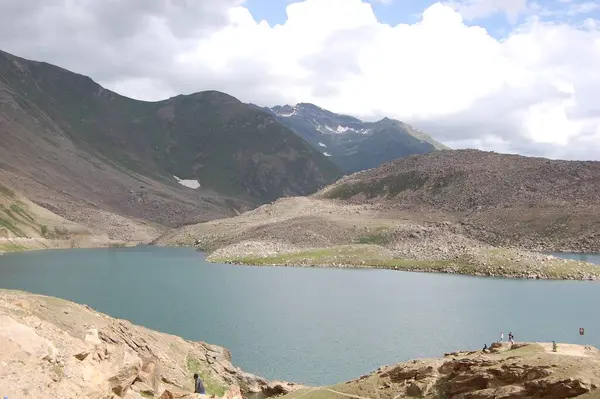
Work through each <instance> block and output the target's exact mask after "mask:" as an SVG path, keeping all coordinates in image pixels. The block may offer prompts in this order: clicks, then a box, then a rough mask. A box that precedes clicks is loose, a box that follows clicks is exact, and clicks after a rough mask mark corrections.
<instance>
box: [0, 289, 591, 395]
mask: <svg viewBox="0 0 600 399" xmlns="http://www.w3.org/2000/svg"><path fill="white" fill-rule="evenodd" d="M194 373H198V374H200V376H201V378H202V379H203V382H204V385H205V387H206V390H207V395H205V396H203V395H199V394H193V393H192V391H193V386H192V381H193V380H192V375H193V374H194ZM599 386H600V351H598V349H596V348H594V347H591V346H581V345H571V344H562V343H559V344H558V347H557V350H556V351H554V350H553V347H552V344H550V343H515V344H512V345H511V344H509V343H492V344H491V345H490V347H489V349H488V350H478V351H468V352H465V351H457V352H451V353H446V354H445V355H444V356H443V357H441V358H437V359H417V360H412V361H409V362H405V363H400V364H396V365H390V366H383V367H380V368H379V369H378V370H377V371H375V372H373V373H371V374H369V375H364V376H361V377H359V378H357V379H354V380H352V381H348V382H346V383H341V384H338V385H333V386H327V387H305V386H301V385H297V384H293V383H287V382H283V381H266V380H265V379H263V378H260V377H257V376H255V375H253V374H249V373H246V372H244V371H242V370H240V369H239V368H237V367H235V366H234V365H233V364H232V363H231V354H230V353H229V351H227V349H225V348H222V347H219V346H215V345H210V344H207V343H205V342H191V341H186V340H184V339H182V338H180V337H176V336H173V335H168V334H164V333H159V332H156V331H152V330H149V329H146V328H144V327H140V326H136V325H133V324H131V323H130V322H128V321H125V320H118V319H114V318H111V317H109V316H107V315H105V314H102V313H99V312H96V311H94V310H93V309H91V308H90V307H89V306H86V305H79V304H75V303H72V302H69V301H65V300H62V299H57V298H53V297H46V296H41V295H33V294H29V293H24V292H18V291H7V290H0V396H8V397H9V398H11V399H12V398H18V399H21V398H32V399H33V398H35V399H50V398H52V399H55V398H64V399H71V398H73V399H74V398H89V399H118V398H127V399H142V398H143V399H148V398H160V399H174V398H179V399H193V398H196V399H197V398H201V397H212V398H223V399H243V398H245V397H249V396H253V397H256V396H255V395H257V394H258V395H260V396H259V397H263V398H264V397H272V396H282V397H283V398H284V399H296V398H300V397H302V398H303V399H327V398H335V399H344V398H348V397H349V398H354V399H394V398H395V399H400V398H409V397H421V398H431V399H434V398H448V399H517V398H553V399H561V398H570V397H581V398H586V399H589V398H594V397H598V393H600V392H599V391H598V387H599Z"/></svg>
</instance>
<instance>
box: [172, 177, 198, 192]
mask: <svg viewBox="0 0 600 399" xmlns="http://www.w3.org/2000/svg"><path fill="white" fill-rule="evenodd" d="M173 177H174V178H175V180H177V183H179V184H181V185H182V186H185V187H188V188H191V189H194V190H195V189H197V188H200V182H199V181H198V180H186V179H180V178H179V177H177V176H173Z"/></svg>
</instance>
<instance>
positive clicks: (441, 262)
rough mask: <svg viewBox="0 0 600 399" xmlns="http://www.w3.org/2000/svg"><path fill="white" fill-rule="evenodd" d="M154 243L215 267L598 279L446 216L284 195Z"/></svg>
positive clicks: (591, 269)
mask: <svg viewBox="0 0 600 399" xmlns="http://www.w3.org/2000/svg"><path fill="white" fill-rule="evenodd" d="M156 243H157V244H159V245H175V246H195V247H196V248H198V249H200V250H202V251H205V252H207V253H208V260H209V261H212V262H216V263H232V264H245V265H257V266H261V265H273V266H276V265H284V266H286V265H289V266H326V267H372V268H385V269H393V270H404V271H419V272H440V273H455V274H466V275H473V276H491V277H510V278H531V279H568V280H597V279H600V267H598V266H596V265H593V264H591V263H587V262H580V261H574V260H566V259H560V258H557V257H554V256H551V255H545V254H542V253H539V252H533V251H530V250H527V249H525V248H520V247H515V246H512V247H498V246H494V245H491V244H489V243H487V242H485V241H481V240H478V239H476V238H475V237H474V236H473V235H472V234H471V233H470V230H469V228H468V226H465V225H464V224H463V223H461V222H460V220H459V217H458V216H453V215H452V214H445V213H436V212H435V211H431V212H415V211H414V210H411V211H400V210H390V209H389V208H386V207H383V206H381V205H377V204H367V205H352V204H347V203H343V202H340V201H335V200H322V199H316V198H306V197H304V198H301V197H298V198H285V199H281V200H278V201H276V202H274V203H272V204H269V205H264V206H262V207H260V208H257V209H255V210H253V211H250V212H246V213H244V214H242V215H239V216H236V217H234V218H230V219H222V220H216V221H211V222H206V223H202V224H197V225H190V226H186V227H183V228H181V229H177V230H173V231H171V232H169V233H167V234H165V235H163V236H161V237H160V238H159V239H158V240H157V241H156ZM561 249H565V248H561ZM567 249H568V248H567Z"/></svg>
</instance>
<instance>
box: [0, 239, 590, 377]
mask: <svg viewBox="0 0 600 399" xmlns="http://www.w3.org/2000/svg"><path fill="white" fill-rule="evenodd" d="M0 287H2V288H12V289H21V290H26V291H30V292H35V293H41V294H48V295H53V296H58V297H62V298H66V299H69V300H73V301H75V302H79V303H85V304H88V305H90V306H92V307H94V308H95V309H97V310H99V311H102V312H105V313H108V314H110V315H112V316H115V317H120V318H125V319H129V320H131V321H132V322H134V323H137V324H142V325H145V326H147V327H150V328H153V329H156V330H161V331H165V332H168V333H173V334H177V335H180V336H183V337H184V338H186V339H191V340H203V341H206V342H210V343H214V344H219V345H223V346H225V347H227V348H229V349H230V350H231V352H232V354H233V360H234V363H236V364H237V365H239V366H240V367H242V368H243V369H244V370H246V371H249V372H253V373H256V374H259V375H263V376H265V377H267V378H279V379H284V380H291V381H298V382H302V383H307V384H314V385H321V384H331V383H335V382H340V381H344V380H348V379H351V378H354V377H357V376H359V375H361V374H364V373H367V372H370V371H373V370H374V369H376V368H377V367H379V366H381V365H383V364H390V363H396V362H400V361H404V360H408V359H410V358H415V357H430V356H436V357H437V356H440V355H442V354H443V353H444V352H449V351H453V350H457V349H479V348H481V347H483V344H484V343H487V344H488V345H489V344H490V343H491V342H492V341H494V340H496V339H497V338H498V336H499V334H500V332H501V331H503V332H504V335H505V336H507V335H508V332H509V331H512V332H513V333H514V334H515V337H516V339H517V340H524V341H525V340H527V341H536V340H538V341H552V340H557V341H559V342H560V341H568V342H573V343H586V344H592V345H595V346H598V347H600V318H599V317H598V316H597V315H598V310H597V306H598V304H599V303H600V284H599V283H594V282H582V281H533V280H511V279H495V278H478V277H467V276H455V275H444V274H427V273H405V272H394V271H387V270H352V269H349V270H347V269H320V268H292V267H245V266H230V265H215V264H209V263H207V262H205V261H204V258H203V255H202V254H201V253H198V252H195V251H193V250H190V249H177V248H154V247H138V248H129V249H86V250H57V251H43V252H29V253H22V254H8V255H4V256H0ZM579 327H584V328H585V329H586V335H585V336H584V337H580V336H579V334H578V328H579Z"/></svg>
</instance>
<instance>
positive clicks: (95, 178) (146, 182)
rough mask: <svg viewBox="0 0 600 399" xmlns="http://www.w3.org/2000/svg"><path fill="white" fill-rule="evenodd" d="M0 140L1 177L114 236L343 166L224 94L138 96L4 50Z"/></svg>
mask: <svg viewBox="0 0 600 399" xmlns="http://www.w3.org/2000/svg"><path fill="white" fill-rule="evenodd" d="M0 139H1V140H0V143H1V144H0V182H2V183H4V185H5V186H7V187H9V188H10V189H12V190H15V191H17V192H19V193H21V194H23V195H24V196H25V197H27V198H30V199H31V200H32V201H34V202H35V203H37V204H39V205H42V206H44V207H45V208H47V209H49V210H51V211H53V212H55V213H57V214H58V215H61V216H64V217H66V218H67V219H69V220H72V221H75V222H80V223H83V224H84V225H86V226H93V227H99V226H101V227H102V226H103V230H104V231H105V230H107V229H108V230H111V231H112V232H113V234H116V233H117V232H118V231H119V230H121V231H123V230H124V229H125V227H124V225H128V226H130V227H131V226H132V225H131V223H130V222H132V223H133V224H134V225H135V226H137V227H139V226H142V225H144V226H149V225H148V224H150V225H152V226H151V227H152V228H154V227H156V226H159V227H160V226H177V225H182V224H186V223H193V222H199V221H204V220H209V219H213V218H216V217H225V216H231V215H234V214H236V213H237V212H239V211H243V210H247V209H250V208H252V207H254V206H256V205H258V204H260V203H264V202H269V201H272V200H275V199H277V198H279V197H282V196H288V195H306V194H310V193H312V192H315V191H316V190H318V189H319V188H321V187H323V186H324V185H326V184H328V183H330V182H332V181H334V180H335V179H336V178H337V177H339V176H340V174H341V172H340V170H339V169H338V168H337V167H336V166H335V165H334V164H333V163H332V162H330V160H328V159H327V158H326V157H325V156H324V155H322V154H321V153H319V152H318V151H316V150H314V149H313V148H312V147H311V146H310V145H309V144H307V143H306V142H305V141H304V140H302V139H301V138H299V137H298V136H297V135H295V134H294V133H293V132H291V131H290V130H289V129H288V128H286V127H285V126H283V125H282V124H280V123H279V122H278V121H277V119H276V118H275V117H274V116H273V115H271V114H270V113H268V112H265V111H262V110H257V109H256V108H255V107H253V106H250V105H248V104H244V103H242V102H240V101H239V100H237V99H235V98H233V97H231V96H229V95H227V94H224V93H220V92H216V91H206V92H201V93H196V94H192V95H180V96H176V97H173V98H170V99H167V100H164V101H158V102H145V101H137V100H133V99H130V98H126V97H123V96H120V95H118V94H116V93H114V92H112V91H110V90H107V89H104V88H103V87H101V86H100V85H98V84H97V83H95V82H94V81H93V80H92V79H90V78H89V77H86V76H83V75H79V74H76V73H72V72H69V71H67V70H65V69H62V68H59V67H56V66H53V65H50V64H47V63H43V62H35V61H30V60H26V59H23V58H19V57H16V56H13V55H10V54H8V53H5V52H0ZM124 218H125V219H126V220H125V219H124ZM137 227H135V228H134V229H137ZM142 228H145V227H142Z"/></svg>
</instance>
